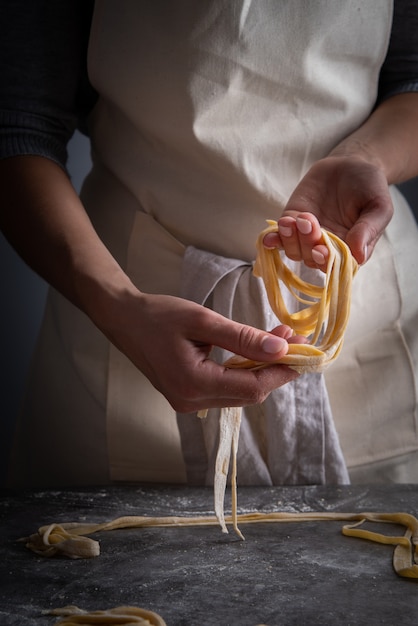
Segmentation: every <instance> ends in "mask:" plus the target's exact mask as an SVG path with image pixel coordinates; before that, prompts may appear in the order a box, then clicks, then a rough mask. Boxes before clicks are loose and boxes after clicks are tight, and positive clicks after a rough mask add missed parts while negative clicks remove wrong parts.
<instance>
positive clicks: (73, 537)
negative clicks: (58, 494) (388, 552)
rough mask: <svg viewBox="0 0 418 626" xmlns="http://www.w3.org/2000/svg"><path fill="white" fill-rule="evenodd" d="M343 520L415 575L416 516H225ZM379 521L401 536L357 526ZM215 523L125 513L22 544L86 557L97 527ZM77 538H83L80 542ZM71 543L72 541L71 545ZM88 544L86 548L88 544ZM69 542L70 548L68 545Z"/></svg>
mask: <svg viewBox="0 0 418 626" xmlns="http://www.w3.org/2000/svg"><path fill="white" fill-rule="evenodd" d="M325 520H328V521H347V522H354V523H352V524H348V525H345V526H344V527H343V529H342V533H343V534H344V535H346V536H349V537H359V538H361V539H368V540H370V541H375V542H377V543H383V544H389V545H394V546H395V550H394V553H393V567H394V569H395V572H396V573H397V574H398V575H399V576H401V577H404V578H416V579H418V565H417V564H416V559H417V558H418V520H417V519H416V518H415V517H414V516H413V515H410V514H408V513H368V512H366V513H328V512H320V513H315V512H312V513H281V512H277V513H274V512H273V513H257V512H256V513H246V514H243V515H238V516H237V518H236V520H233V518H232V516H228V517H226V518H225V523H236V522H239V523H240V524H257V523H258V524H259V523H288V522H297V523H301V522H312V521H325ZM366 521H369V522H379V523H383V524H398V525H401V526H404V527H405V534H404V535H403V536H393V535H384V534H381V533H377V532H372V531H369V530H365V529H363V528H359V526H361V525H362V524H363V523H364V522H366ZM216 524H218V520H217V518H216V516H195V517H177V516H168V517H147V516H127V517H118V518H116V519H114V520H112V521H110V522H105V523H102V524H83V523H77V522H68V523H64V524H61V525H58V524H51V525H49V526H43V527H41V528H40V529H39V530H38V532H37V533H35V534H33V535H31V536H30V537H27V538H24V539H22V540H21V541H25V543H26V547H27V548H29V549H30V550H32V551H34V552H35V553H36V554H38V555H40V556H46V557H51V556H54V555H59V554H61V555H65V556H69V557H70V558H89V557H95V556H98V554H99V553H100V548H99V544H98V542H97V541H95V540H94V539H91V538H90V537H85V536H84V535H91V534H94V533H96V532H100V531H108V530H116V529H122V528H148V527H165V526H210V525H216ZM80 538H83V539H84V542H83V543H80V541H79V540H80ZM71 544H73V545H72V546H71ZM89 545H90V546H91V548H90V550H89V547H88V546H89ZM69 546H71V548H70V549H69Z"/></svg>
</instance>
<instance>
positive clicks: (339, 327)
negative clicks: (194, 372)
mask: <svg viewBox="0 0 418 626" xmlns="http://www.w3.org/2000/svg"><path fill="white" fill-rule="evenodd" d="M271 232H277V222H273V221H269V226H268V228H266V229H265V230H264V231H263V232H261V233H260V235H259V237H258V239H257V259H256V262H255V266H254V274H255V275H256V276H258V277H260V278H262V280H263V281H264V285H265V288H266V292H267V297H268V300H269V303H270V306H271V308H272V310H273V312H274V313H275V315H276V317H277V318H278V319H279V320H280V321H281V322H282V323H283V324H287V325H288V326H290V327H291V328H292V330H293V331H294V332H295V333H296V334H299V335H303V336H305V337H309V338H310V343H307V344H289V351H288V353H287V354H286V355H285V356H283V357H281V358H280V359H278V360H277V361H276V363H282V364H284V365H288V366H289V367H291V368H293V369H295V370H297V371H298V372H299V373H301V374H302V373H303V372H308V371H311V372H312V371H314V372H321V371H323V370H324V369H325V368H326V367H328V365H330V363H332V362H333V361H334V360H335V359H336V358H337V356H338V354H339V353H340V351H341V348H342V344H343V339H344V333H345V330H346V328H347V323H348V319H349V315H350V303H351V286H352V280H353V277H354V276H355V274H356V272H357V269H358V264H357V262H356V261H355V259H354V258H353V256H352V254H351V252H350V249H349V248H348V246H347V245H346V244H345V243H344V242H343V241H342V240H341V239H339V237H337V236H336V235H334V234H332V233H330V232H327V231H325V230H322V236H323V240H324V243H325V245H326V246H327V248H328V251H329V257H328V263H327V271H326V275H325V282H324V285H323V286H318V285H313V284H311V283H308V282H306V281H304V280H302V279H301V278H300V277H299V276H297V275H296V274H295V273H294V272H292V271H291V270H290V269H289V268H288V266H287V265H286V264H285V263H284V261H283V259H282V256H281V254H280V252H279V251H278V250H277V249H268V248H266V247H265V246H264V244H263V240H264V237H265V235H267V234H268V233H271ZM280 283H282V284H283V285H284V286H285V287H286V288H287V289H288V290H289V291H290V293H291V294H292V295H293V296H294V297H295V298H296V299H297V300H298V301H299V302H300V303H301V304H303V305H304V307H303V308H302V309H301V310H299V311H298V312H296V313H289V311H288V309H287V307H286V304H285V301H284V298H283V295H282V289H281V286H280ZM271 364H272V363H271V362H268V363H265V362H261V361H252V360H250V359H246V358H244V357H242V356H239V355H235V356H233V357H231V358H230V359H228V361H226V362H225V364H224V365H225V366H226V367H229V368H247V369H259V368H262V367H268V366H269V365H271ZM201 416H202V414H201ZM240 421H241V408H239V407H236V408H235V409H231V408H226V409H222V411H221V417H220V431H219V446H218V453H217V459H216V470H215V478H214V500H215V512H216V515H217V517H218V520H219V523H220V525H221V528H222V530H223V532H228V531H227V528H226V526H225V523H224V513H223V508H224V498H225V489H226V478H227V474H228V468H229V459H230V456H231V453H232V458H233V466H234V469H233V476H232V479H231V488H232V514H233V517H234V518H235V519H236V502H237V493H236V454H237V449H238V438H239V424H240ZM231 446H232V447H233V449H232V451H231ZM234 529H235V531H236V532H237V533H238V534H239V536H240V537H241V538H243V537H242V534H241V533H240V531H239V529H238V526H237V524H234Z"/></svg>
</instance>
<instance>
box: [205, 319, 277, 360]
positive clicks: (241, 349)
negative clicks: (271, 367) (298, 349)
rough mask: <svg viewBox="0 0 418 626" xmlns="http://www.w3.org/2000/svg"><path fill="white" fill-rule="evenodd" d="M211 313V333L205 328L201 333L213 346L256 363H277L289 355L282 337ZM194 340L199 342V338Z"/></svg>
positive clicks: (209, 320)
mask: <svg viewBox="0 0 418 626" xmlns="http://www.w3.org/2000/svg"><path fill="white" fill-rule="evenodd" d="M211 313H212V316H209V317H208V318H207V323H209V324H210V332H209V331H208V330H207V329H205V328H203V329H202V330H200V333H202V339H204V340H205V341H207V339H208V337H210V340H211V343H212V345H216V346H218V347H220V348H223V349H225V350H228V351H230V352H233V353H235V354H239V355H241V356H243V357H246V358H247V359H252V360H254V361H276V360H277V359H279V358H281V357H282V356H284V355H285V354H287V352H288V349H289V345H288V343H287V341H286V339H285V338H283V337H282V336H278V335H276V334H273V333H269V332H266V331H263V330H259V329H258V328H254V327H253V326H248V325H246V324H240V323H238V322H234V321H232V320H229V319H227V318H225V317H223V316H221V315H218V314H215V313H213V312H211ZM193 339H194V340H199V336H195V337H194V338H193Z"/></svg>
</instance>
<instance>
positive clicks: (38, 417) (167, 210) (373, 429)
mask: <svg viewBox="0 0 418 626" xmlns="http://www.w3.org/2000/svg"><path fill="white" fill-rule="evenodd" d="M391 18H392V3H391V2H389V1H388V2H384V1H382V2H379V3H376V2H374V1H371V0H368V1H367V2H362V1H355V0H353V1H346V2H344V3H335V2H332V1H331V0H328V1H320V2H315V3H314V2H312V3H306V2H298V1H297V2H295V1H293V0H292V1H291V0H287V1H286V0H283V1H280V2H278V1H277V0H274V1H273V0H271V1H270V2H269V1H267V0H266V1H258V2H251V1H250V0H244V1H242V2H239V1H238V0H231V1H229V2H224V1H221V0H213V1H205V0H204V1H202V2H194V1H189V2H186V1H181V2H175V3H167V2H165V1H162V0H161V1H158V0H153V1H149V2H148V1H143V2H136V1H135V0H132V1H128V0H124V1H123V2H121V3H116V2H113V1H112V0H108V1H102V2H100V1H99V2H96V8H95V14H94V20H93V28H92V35H91V41H90V49H89V72H90V77H91V80H92V83H93V85H94V86H95V88H96V89H97V90H98V92H99V93H100V94H101V97H100V99H99V102H98V104H97V105H96V107H95V110H94V113H93V115H92V120H91V137H92V145H93V161H94V167H93V171H92V173H91V175H90V176H89V177H88V179H87V181H86V183H85V186H84V189H83V193H82V197H83V201H84V203H85V205H86V207H87V209H88V211H89V214H90V215H91V218H92V220H93V223H94V224H95V226H96V228H97V230H98V232H99V234H100V236H101V237H102V238H103V240H104V242H105V243H106V245H107V246H108V247H109V249H110V250H111V251H112V253H113V254H114V255H115V257H116V258H117V259H118V261H119V262H120V263H121V265H122V266H123V267H124V268H125V270H126V271H127V273H128V274H129V275H130V276H131V278H132V280H133V281H134V282H135V284H136V285H137V286H138V287H139V288H140V289H142V290H143V291H147V292H155V293H158V292H161V293H168V294H172V295H179V294H181V289H182V287H181V273H182V269H183V270H184V267H183V259H184V254H185V251H186V250H187V249H189V248H188V247H189V246H194V247H195V248H197V249H201V250H203V251H208V252H209V253H211V254H213V255H219V256H220V257H224V258H235V259H240V260H242V261H243V262H245V263H251V262H252V260H253V258H254V243H255V239H256V237H257V235H258V233H259V232H260V230H261V229H263V228H264V226H265V220H266V219H268V218H277V217H278V216H279V215H280V214H281V211H282V210H283V207H284V206H285V204H286V200H287V198H288V197H289V195H290V193H291V192H292V190H293V189H294V187H295V186H296V185H297V183H298V181H299V180H300V178H301V177H302V176H303V175H304V173H305V172H306V171H307V169H308V168H309V166H310V165H311V164H312V163H313V162H314V161H315V160H317V159H318V158H321V157H323V156H325V155H326V154H327V153H328V152H329V150H330V149H332V147H333V146H335V144H336V143H338V142H339V141H340V140H341V139H342V138H343V137H345V136H346V135H347V134H349V133H350V132H351V131H353V130H354V129H356V128H357V127H358V126H359V125H360V124H361V123H362V121H364V120H365V119H366V118H367V116H368V115H369V113H370V111H371V110H372V108H373V105H374V102H375V98H376V91H377V81H378V73H379V69H380V66H381V64H382V62H383V60H384V57H385V53H386V50H387V45H388V40H389V34H390V27H391ZM394 201H395V206H396V217H395V219H394V221H393V223H392V224H391V225H390V227H389V228H388V232H387V235H386V236H385V237H384V238H383V240H382V242H381V243H380V244H379V246H378V249H377V250H376V253H375V255H374V257H373V259H372V260H371V261H370V262H369V263H368V264H367V265H366V266H365V267H363V268H361V271H360V273H359V278H358V279H357V278H356V285H355V296H354V307H353V314H352V320H351V324H350V330H349V333H348V340H347V345H346V347H345V349H344V352H343V354H342V355H341V357H340V359H339V361H338V364H337V365H336V366H333V368H332V370H330V372H329V375H328V374H327V383H328V386H329V393H330V398H331V402H332V406H333V412H334V417H335V422H336V425H337V430H338V432H339V435H340V440H341V444H342V447H343V451H344V454H345V458H346V460H347V463H348V466H349V469H350V471H352V472H353V475H354V474H355V472H356V471H358V476H357V479H358V480H362V479H363V477H364V476H365V475H366V476H367V475H368V472H369V467H370V464H374V463H376V462H386V463H387V464H390V463H391V462H392V460H393V459H396V458H398V457H402V458H403V455H408V454H410V453H412V455H413V458H415V453H416V450H417V449H418V438H417V433H416V374H414V372H413V367H412V364H413V362H414V363H415V365H416V360H417V356H416V355H417V339H416V336H415V333H414V328H413V326H414V317H416V315H417V313H416V312H417V310H418V301H417V295H416V294H415V293H413V292H412V291H411V289H410V288H409V286H408V284H407V281H406V273H409V271H411V273H412V274H413V270H410V268H411V265H412V264H415V265H416V262H417V261H416V259H417V255H416V252H415V251H416V250H418V245H417V244H418V241H417V240H418V235H417V232H416V227H415V225H414V223H413V220H412V218H411V217H410V214H409V209H408V207H407V206H406V205H405V203H404V202H403V200H402V198H400V197H399V196H398V195H396V197H394ZM360 364H361V367H360ZM45 380H47V381H48V383H49V384H48V385H47V387H46V388H45ZM52 388H53V389H52ZM63 395H64V396H65V398H68V400H67V401H66V402H65V403H63V402H62V398H63ZM28 416H29V417H28ZM26 420H28V421H29V423H30V425H28V421H26ZM22 425H23V428H22V432H23V433H24V435H23V439H25V440H26V452H25V455H24V459H25V464H26V469H25V468H24V465H23V463H21V468H23V470H22V476H23V480H24V481H28V480H29V479H28V476H30V477H31V478H32V481H33V482H45V481H48V480H49V481H50V482H56V483H62V482H67V483H68V482H69V483H73V484H75V483H83V482H84V483H91V482H100V481H101V482H106V481H108V480H145V481H146V480H154V481H169V482H181V481H184V480H185V478H186V468H185V465H184V460H183V455H182V451H181V442H180V435H179V430H178V426H177V421H176V416H175V414H174V412H173V411H172V410H171V408H170V407H169V405H168V403H167V402H166V401H165V399H164V398H162V397H161V396H160V395H159V394H158V393H157V392H156V391H155V390H154V389H153V387H152V386H151V385H150V384H149V382H148V381H147V380H146V379H145V378H144V377H143V376H142V375H141V374H140V373H139V372H138V371H137V370H135V369H134V368H133V366H132V365H131V364H130V362H129V361H128V360H127V359H126V358H125V357H124V356H123V355H121V354H120V353H119V352H118V351H117V350H116V349H115V348H113V346H109V345H108V344H107V342H106V341H105V340H104V339H103V337H102V336H101V335H100V333H98V332H97V331H96V330H95V329H94V328H92V327H91V324H90V323H89V321H88V320H87V319H86V318H85V317H84V316H83V315H82V314H80V313H79V312H78V311H76V310H74V309H73V308H72V307H71V306H70V305H69V304H68V303H66V302H65V301H64V300H63V299H62V298H61V297H60V296H59V295H57V294H56V293H52V294H51V296H50V299H49V303H48V309H47V323H45V325H44V328H43V330H42V340H41V342H40V344H39V348H38V354H37V356H36V361H35V367H34V377H33V381H32V384H31V386H30V390H29V393H28V399H27V403H26V419H24V421H22ZM84 427H86V428H87V431H88V437H89V438H88V439H87V440H85V441H84V442H83V443H81V444H80V443H78V444H77V438H79V434H80V429H83V428H84ZM40 432H43V435H42V437H41V436H40V435H39V433H40ZM34 440H36V441H38V440H39V447H37V449H36V451H34V447H33V445H31V442H33V441H34ZM57 441H58V445H59V446H61V447H60V448H58V451H57V448H56V447H55V448H54V445H55V442H57ZM65 441H69V442H71V445H72V446H74V447H73V451H72V452H71V453H70V452H67V451H66V450H65V449H64V448H63V447H62V444H63V443H64V442H65ZM22 449H25V448H24V447H22ZM51 449H54V450H55V451H54V452H50V451H51ZM47 451H48V452H49V453H50V454H52V461H51V460H47V459H46V457H47V454H46V453H47ZM31 454H32V457H31V456H30V455H31ZM17 458H18V457H17ZM21 461H22V459H21ZM51 466H53V467H54V477H53V478H51V474H50V467H51ZM25 472H27V476H25ZM391 476H392V474H390V472H389V474H388V477H389V478H388V479H390V478H391ZM393 476H398V477H399V474H396V471H395V472H394V473H393ZM405 477H406V478H407V479H409V480H416V479H418V471H413V472H412V473H409V474H408V475H406V476H404V478H405ZM378 478H379V475H377V476H376V479H378Z"/></svg>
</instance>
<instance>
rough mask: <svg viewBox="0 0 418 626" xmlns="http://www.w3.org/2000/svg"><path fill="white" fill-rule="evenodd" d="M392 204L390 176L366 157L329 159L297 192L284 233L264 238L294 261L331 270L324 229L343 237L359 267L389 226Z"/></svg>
mask: <svg viewBox="0 0 418 626" xmlns="http://www.w3.org/2000/svg"><path fill="white" fill-rule="evenodd" d="M392 215H393V206H392V200H391V197H390V193H389V187H388V183H387V179H386V176H385V173H384V171H383V169H382V168H380V167H379V164H378V163H373V162H370V161H369V160H366V159H364V158H363V157H362V156H361V155H359V156H357V155H353V154H351V155H348V156H346V155H341V156H332V155H331V156H328V157H326V158H324V159H321V160H320V161H317V162H316V163H315V164H314V165H313V166H312V167H311V169H310V170H309V171H308V172H307V174H306V175H305V176H304V178H303V179H302V180H301V182H300V183H299V184H298V186H297V187H296V189H295V190H294V192H293V193H292V195H291V197H290V199H289V201H288V203H287V205H286V207H285V209H284V212H283V215H282V217H281V218H280V219H279V220H278V225H279V233H277V234H275V233H271V234H269V235H267V236H266V237H265V239H264V243H265V245H266V246H267V247H279V248H281V249H283V250H284V252H285V254H286V255H287V256H288V257H289V258H290V259H293V260H295V261H304V262H305V264H306V265H307V266H309V267H314V268H320V269H322V270H325V269H326V263H327V259H328V250H327V247H326V246H325V245H324V243H323V240H322V233H321V227H322V228H325V229H327V230H330V231H331V232H333V233H335V234H336V235H338V236H339V237H340V238H341V239H343V240H344V241H345V242H346V243H347V245H348V246H349V247H350V249H351V252H352V254H353V256H354V258H355V259H356V260H357V262H358V263H360V264H362V263H365V262H366V261H367V260H368V259H369V258H370V255H371V254H372V252H373V249H374V247H375V245H376V243H377V241H378V240H379V238H380V236H381V235H382V233H383V231H384V230H385V228H386V226H387V225H388V223H389V222H390V220H391V218H392Z"/></svg>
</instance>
